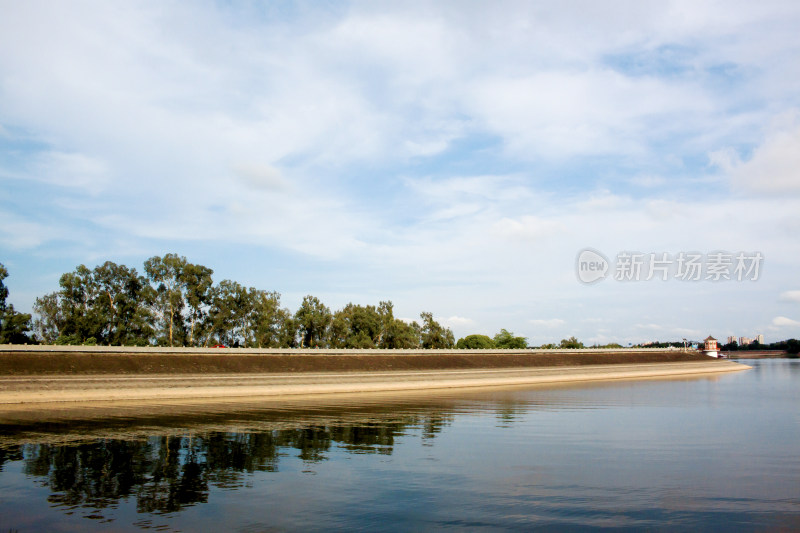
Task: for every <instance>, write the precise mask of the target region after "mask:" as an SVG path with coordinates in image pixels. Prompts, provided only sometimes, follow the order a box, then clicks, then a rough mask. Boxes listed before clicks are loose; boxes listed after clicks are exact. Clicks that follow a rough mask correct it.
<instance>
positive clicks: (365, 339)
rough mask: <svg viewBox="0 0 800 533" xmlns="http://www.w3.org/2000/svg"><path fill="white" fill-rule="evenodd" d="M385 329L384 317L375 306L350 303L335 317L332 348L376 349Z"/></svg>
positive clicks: (332, 330)
mask: <svg viewBox="0 0 800 533" xmlns="http://www.w3.org/2000/svg"><path fill="white" fill-rule="evenodd" d="M384 329H385V326H384V317H383V316H381V314H380V313H379V312H378V309H377V308H376V307H375V306H373V305H367V306H361V305H355V304H352V303H349V304H347V305H346V306H345V307H344V308H343V309H340V310H339V311H337V312H336V313H335V314H334V315H333V321H332V322H331V329H330V331H331V334H330V339H331V346H332V347H334V348H375V347H376V346H377V345H378V344H379V343H380V341H381V337H382V335H383V332H384Z"/></svg>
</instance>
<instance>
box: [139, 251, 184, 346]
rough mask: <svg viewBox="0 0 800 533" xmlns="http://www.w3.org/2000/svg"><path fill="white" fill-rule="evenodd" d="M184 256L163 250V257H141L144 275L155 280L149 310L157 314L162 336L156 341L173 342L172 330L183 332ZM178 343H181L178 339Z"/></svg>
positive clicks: (162, 342) (169, 343)
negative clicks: (142, 258)
mask: <svg viewBox="0 0 800 533" xmlns="http://www.w3.org/2000/svg"><path fill="white" fill-rule="evenodd" d="M186 264H187V261H186V258H185V257H182V256H178V255H177V254H166V255H165V256H164V257H158V256H154V257H151V258H150V259H148V260H147V261H145V263H144V270H145V272H146V273H147V277H148V278H149V279H150V281H151V282H153V283H154V284H155V287H154V288H155V290H156V298H155V300H154V302H153V310H154V312H155V313H156V315H157V316H158V317H159V327H160V330H161V333H162V337H161V339H160V341H159V344H168V345H169V346H173V345H174V342H175V337H176V330H178V331H177V332H178V333H179V334H181V333H183V329H184V323H183V314H182V313H183V308H184V306H185V304H186V302H185V298H184V289H183V286H184V283H185V278H184V268H185V267H186ZM181 344H182V343H181Z"/></svg>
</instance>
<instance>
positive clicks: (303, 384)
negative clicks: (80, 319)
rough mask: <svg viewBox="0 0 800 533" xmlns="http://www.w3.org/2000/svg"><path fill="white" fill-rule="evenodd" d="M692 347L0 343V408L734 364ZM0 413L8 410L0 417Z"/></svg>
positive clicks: (632, 374) (491, 383) (555, 378)
mask: <svg viewBox="0 0 800 533" xmlns="http://www.w3.org/2000/svg"><path fill="white" fill-rule="evenodd" d="M746 368H749V367H747V366H745V365H740V364H737V363H732V362H730V361H722V360H716V359H711V358H708V357H705V356H703V355H701V354H698V353H695V352H688V353H684V352H680V351H676V350H667V351H657V350H649V351H604V352H603V351H586V350H584V351H576V350H565V351H551V352H533V351H529V350H516V351H513V350H494V351H477V350H463V351H461V350H428V351H424V350H418V351H407V352H401V351H392V350H369V351H367V350H361V351H336V350H288V351H287V350H283V351H281V350H269V351H265V350H216V351H215V350H197V349H177V350H175V349H155V348H152V349H139V350H130V349H127V350H122V349H108V348H91V349H88V348H82V347H81V348H70V349H65V348H63V347H24V348H21V349H20V348H9V347H0V406H5V407H4V409H8V408H9V406H12V405H14V404H16V405H20V404H22V405H25V404H28V405H35V404H40V405H41V404H47V403H53V402H61V403H63V402H84V403H85V402H98V403H102V402H106V403H107V402H109V401H111V402H120V401H128V402H129V401H134V402H136V401H158V402H164V401H171V400H182V401H195V402H196V401H211V400H223V399H225V400H230V399H242V400H252V399H253V398H258V397H287V396H299V395H317V394H354V393H365V392H369V393H381V392H399V391H413V390H424V389H449V388H466V387H507V386H519V385H531V384H545V383H551V384H552V383H567V382H580V381H605V380H613V379H644V378H653V377H675V376H691V375H701V374H714V373H720V372H732V371H737V370H744V369H746ZM0 420H2V417H0Z"/></svg>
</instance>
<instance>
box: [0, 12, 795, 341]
mask: <svg viewBox="0 0 800 533" xmlns="http://www.w3.org/2000/svg"><path fill="white" fill-rule="evenodd" d="M798 27H800V4H798V3H797V2H794V1H786V2H772V1H761V2H736V1H725V2H712V1H700V2H698V1H694V0H692V1H661V0H660V1H653V2H647V1H645V2H641V1H630V2H615V1H604V2H593V1H586V2H581V1H566V2H535V1H529V2H528V1H526V2H506V1H492V2H478V1H451V2H447V1H442V2H415V1H409V2H381V1H377V2H375V1H364V2H345V1H341V2H323V1H312V2H281V1H276V2H238V1H218V2H204V1H191V2H190V1H169V0H167V1H163V0H159V1H153V2H149V1H136V2H133V1H129V2H106V1H102V0H100V1H96V2H94V1H83V0H75V1H70V2H61V1H53V2H48V1H38V0H30V1H25V2H19V1H16V0H0V262H1V263H3V264H4V265H5V266H6V268H7V269H8V271H9V274H10V276H9V278H7V279H6V280H5V283H6V285H7V286H8V287H9V290H10V297H9V300H10V302H11V303H13V304H14V305H15V307H16V308H17V309H18V310H20V311H26V312H30V310H31V309H32V306H33V303H34V301H35V299H36V298H37V297H38V296H42V295H44V294H47V293H49V292H53V291H55V290H57V289H58V280H59V277H60V276H61V274H63V273H65V272H70V271H72V270H74V269H75V267H76V266H78V265H80V264H85V265H86V266H88V267H90V268H92V267H94V266H96V265H99V264H102V263H103V262H105V261H109V260H110V261H114V262H116V263H121V264H125V265H128V266H130V267H135V268H137V270H138V271H139V272H140V273H141V272H143V267H142V264H143V262H144V261H145V260H146V259H147V258H149V257H152V256H155V255H159V256H163V255H164V254H166V253H177V254H179V255H183V256H185V257H186V258H187V259H188V260H189V261H190V262H193V263H199V264H202V265H205V266H207V267H210V268H212V269H213V270H214V272H215V274H214V279H215V281H217V282H218V281H221V280H223V279H232V280H235V281H238V282H239V283H242V284H243V285H245V286H252V287H256V288H258V289H264V290H270V291H277V292H279V293H280V294H281V303H282V305H284V306H286V307H288V308H289V309H291V310H296V309H297V307H298V305H299V304H300V302H301V301H302V298H303V296H304V295H307V294H312V295H314V296H317V297H318V298H320V299H321V300H322V301H323V302H324V303H325V304H326V305H328V306H329V307H330V308H331V309H333V310H336V309H340V308H342V307H344V306H345V305H346V304H347V303H349V302H353V303H356V304H361V305H368V304H369V305H375V304H377V303H378V302H379V301H381V300H391V301H392V302H394V304H395V316H398V317H400V318H404V319H407V320H412V319H419V313H420V312H422V311H429V312H432V313H433V315H434V317H435V318H436V319H437V320H439V321H440V322H442V323H443V324H445V325H447V326H449V327H450V328H452V330H453V332H454V333H455V335H456V338H459V337H462V336H465V335H468V334H476V333H477V334H487V335H494V334H496V333H497V332H498V331H500V329H501V328H505V329H507V330H510V331H512V332H513V333H515V334H516V335H520V336H524V337H527V338H528V341H529V343H530V344H532V345H540V344H543V343H549V342H556V343H557V342H558V341H559V340H560V339H563V338H567V337H569V336H573V335H574V336H576V337H577V338H578V339H580V340H581V341H583V342H584V343H586V344H593V343H600V344H604V343H608V342H619V343H621V344H625V345H626V344H627V343H638V342H645V341H651V340H676V339H677V340H680V339H682V338H690V339H702V338H705V337H706V336H707V335H709V334H710V335H713V336H715V337H717V338H719V339H723V340H724V339H726V338H727V336H729V335H735V336H748V337H753V336H755V335H756V334H759V333H760V334H764V336H765V339H766V341H767V342H771V341H776V340H782V339H786V338H791V337H794V338H800V279H799V276H798V273H799V272H800V32H798V31H797V28H798ZM586 249H591V250H593V251H594V252H596V253H597V255H596V256H593V257H601V258H604V260H605V262H606V263H605V264H606V275H605V277H604V278H600V279H597V280H596V281H595V282H594V283H585V282H584V281H582V278H581V275H580V271H579V268H580V266H579V265H580V262H579V261H578V257H579V254H581V252H582V251H583V250H586ZM719 253H722V254H723V255H722V256H720V255H715V254H719ZM651 254H655V255H651ZM663 254H666V255H663ZM681 254H683V255H681ZM686 254H694V255H695V256H698V257H700V261H701V263H702V265H701V268H702V270H701V271H700V276H699V278H700V279H691V277H690V279H686V278H685V276H683V277H682V276H681V275H680V273H681V270H680V266H681V265H679V262H678V258H679V257H684V258H685V257H687V255H686ZM631 256H635V257H636V258H637V260H644V263H643V264H644V266H643V267H642V270H641V271H640V272H639V273H637V272H634V271H633V270H626V267H625V264H626V258H627V257H631ZM737 256H742V257H745V259H748V258H750V259H752V260H751V261H750V264H749V265H748V266H751V267H752V266H755V267H757V271H755V270H753V269H749V271H741V270H740V271H738V272H737V271H736V266H737V261H736V257H737ZM654 257H655V258H658V259H660V260H662V261H663V262H662V263H660V264H661V265H667V266H668V267H669V271H668V272H666V271H665V275H666V278H667V279H662V278H663V277H664V276H662V275H661V274H660V271H659V270H656V271H655V272H656V274H657V275H654V276H650V275H649V270H648V268H649V266H648V265H651V264H653V263H652V259H653V258H654ZM756 257H760V258H761V259H758V260H756V259H755V258H756ZM720 258H722V259H720ZM728 260H730V261H731V262H730V263H728ZM601 262H602V261H601ZM634 262H635V261H634ZM714 264H716V265H717V266H716V269H717V270H716V271H717V272H719V270H720V268H721V269H722V270H723V271H724V272H723V274H722V275H721V277H720V279H716V280H715V279H714V278H715V277H717V275H715V274H713V272H714V270H713V268H714ZM720 265H722V266H720ZM743 273H744V274H745V275H744V276H742V274H743ZM648 277H650V278H652V279H649V280H648V279H647V278H648ZM726 277H729V278H731V279H725V278H726ZM738 277H742V279H737V278H738ZM618 278H624V279H618ZM709 278H710V279H709Z"/></svg>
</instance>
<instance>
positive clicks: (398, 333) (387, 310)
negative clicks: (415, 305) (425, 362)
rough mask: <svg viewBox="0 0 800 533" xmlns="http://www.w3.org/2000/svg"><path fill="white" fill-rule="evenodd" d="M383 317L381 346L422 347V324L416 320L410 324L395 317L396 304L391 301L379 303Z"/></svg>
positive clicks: (379, 345)
mask: <svg viewBox="0 0 800 533" xmlns="http://www.w3.org/2000/svg"><path fill="white" fill-rule="evenodd" d="M378 314H379V315H380V317H381V334H380V341H379V343H378V347H379V348H386V349H413V348H419V347H420V342H421V341H420V326H419V324H417V323H416V322H412V323H411V324H408V323H406V322H404V321H403V320H400V319H399V318H395V317H394V304H393V303H392V302H391V301H385V302H380V303H379V304H378Z"/></svg>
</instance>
